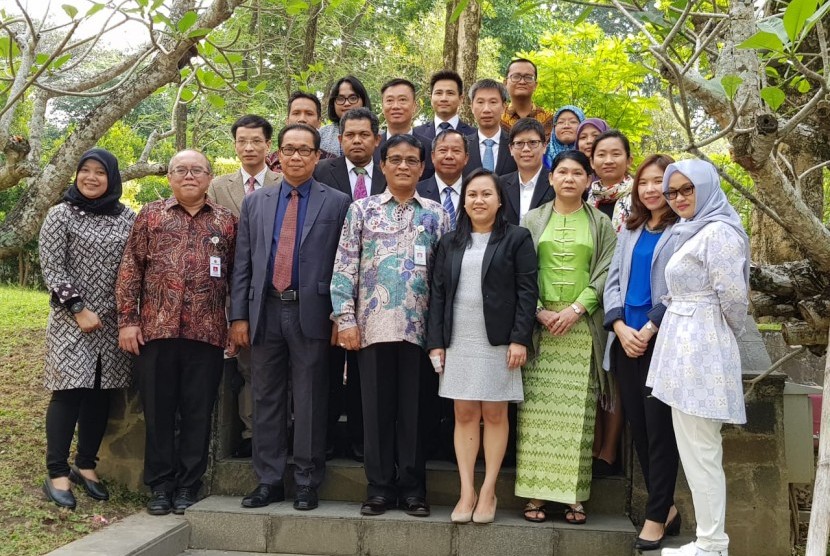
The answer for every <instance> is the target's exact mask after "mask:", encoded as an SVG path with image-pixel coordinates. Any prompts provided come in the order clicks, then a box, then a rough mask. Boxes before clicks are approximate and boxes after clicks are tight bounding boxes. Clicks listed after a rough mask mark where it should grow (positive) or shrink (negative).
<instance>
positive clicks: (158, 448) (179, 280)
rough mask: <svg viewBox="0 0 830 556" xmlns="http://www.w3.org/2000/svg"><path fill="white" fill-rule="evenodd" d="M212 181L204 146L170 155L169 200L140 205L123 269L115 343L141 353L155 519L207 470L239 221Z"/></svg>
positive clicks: (147, 477)
mask: <svg viewBox="0 0 830 556" xmlns="http://www.w3.org/2000/svg"><path fill="white" fill-rule="evenodd" d="M211 177H212V172H211V167H210V162H208V160H207V158H205V156H204V155H203V154H202V153H200V152H198V151H193V150H186V151H181V152H179V153H177V154H176V155H175V156H174V157H173V158H172V159H171V160H170V164H169V166H168V173H167V179H168V180H169V182H170V187H171V189H172V190H173V197H171V198H170V199H165V200H160V201H154V202H152V203H148V204H146V205H144V207H143V208H142V209H141V212H140V213H139V215H138V217H137V218H136V221H135V224H134V225H133V229H132V231H131V233H130V239H129V240H128V242H127V247H126V249H125V250H124V256H123V258H122V261H121V267H120V268H119V271H118V280H117V283H116V292H115V295H116V303H117V308H118V326H119V331H118V345H119V346H120V347H121V349H123V350H125V351H128V352H130V353H132V354H134V355H136V356H137V358H136V362H135V369H136V375H137V376H138V380H139V389H140V391H141V399H142V402H143V405H144V419H145V421H146V424H147V427H146V443H145V451H144V482H145V483H146V484H147V485H148V486H149V487H150V488H151V490H152V498H151V499H150V501H149V502H148V504H147V511H148V512H149V513H150V514H153V515H163V514H168V513H170V511H171V510H172V511H173V512H174V513H178V514H181V513H184V511H185V509H187V508H188V507H189V506H191V505H192V504H194V503H195V502H196V500H197V496H198V492H199V488H200V487H201V479H202V475H203V474H204V473H205V470H206V469H207V457H208V441H209V439H210V429H211V413H212V411H213V403H214V401H215V400H216V392H217V389H218V386H219V379H220V377H221V375H222V367H223V363H222V352H223V350H224V349H225V347H226V345H227V343H226V342H227V329H228V326H227V320H226V319H225V298H226V295H227V291H228V282H229V280H228V276H229V275H230V272H231V268H232V266H233V258H234V245H235V241H236V218H235V217H234V216H233V214H231V212H230V211H229V210H228V209H226V208H224V207H222V206H220V205H218V204H216V203H214V202H213V201H211V200H210V199H208V198H207V195H206V192H207V189H208V185H209V184H210V180H211ZM177 415H178V417H179V427H178V429H179V434H178V442H176V417H177ZM177 444H178V449H176V445H177Z"/></svg>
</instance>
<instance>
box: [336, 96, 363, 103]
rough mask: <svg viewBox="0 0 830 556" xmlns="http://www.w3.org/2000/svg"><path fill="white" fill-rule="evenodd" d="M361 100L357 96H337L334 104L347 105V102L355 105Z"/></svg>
mask: <svg viewBox="0 0 830 556" xmlns="http://www.w3.org/2000/svg"><path fill="white" fill-rule="evenodd" d="M359 100H360V97H359V96H357V95H349V96H343V95H337V96H336V97H334V103H335V104H346V103H347V102H348V103H349V104H355V103H357V101H359Z"/></svg>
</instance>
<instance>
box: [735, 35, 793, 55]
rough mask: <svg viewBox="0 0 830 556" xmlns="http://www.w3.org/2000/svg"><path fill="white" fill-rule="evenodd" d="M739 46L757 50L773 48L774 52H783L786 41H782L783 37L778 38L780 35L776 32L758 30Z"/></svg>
mask: <svg viewBox="0 0 830 556" xmlns="http://www.w3.org/2000/svg"><path fill="white" fill-rule="evenodd" d="M738 48H746V49H750V48H752V49H755V50H772V51H773V52H782V51H783V50H784V43H782V42H781V39H779V38H778V35H776V34H774V33H769V32H767V31H758V32H757V33H755V34H754V35H752V36H751V37H749V38H748V39H746V40H745V41H744V42H742V43H741V44H739V45H738Z"/></svg>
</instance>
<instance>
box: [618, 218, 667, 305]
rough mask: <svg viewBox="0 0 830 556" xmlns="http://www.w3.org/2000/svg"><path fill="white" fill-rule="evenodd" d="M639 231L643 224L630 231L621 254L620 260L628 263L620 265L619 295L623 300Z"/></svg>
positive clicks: (629, 277) (641, 229) (641, 231)
mask: <svg viewBox="0 0 830 556" xmlns="http://www.w3.org/2000/svg"><path fill="white" fill-rule="evenodd" d="M641 233H643V226H640V227H639V228H637V229H636V230H632V231H631V235H629V236H628V242H627V243H626V245H625V251H623V254H622V257H623V258H622V260H623V261H627V262H628V264H621V265H620V295H621V296H622V299H623V301H625V295H626V294H627V292H628V281H629V280H630V279H631V261H632V260H633V257H634V247H635V246H636V245H637V241H638V240H639V239H640V234H641ZM660 239H663V238H660ZM654 255H655V257H656V256H657V249H656V248H655V249H654Z"/></svg>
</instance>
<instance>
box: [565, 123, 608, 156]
mask: <svg viewBox="0 0 830 556" xmlns="http://www.w3.org/2000/svg"><path fill="white" fill-rule="evenodd" d="M588 126H592V127H595V128H597V129H598V130H599V132H600V133H605V132H606V131H608V124H607V123H605V120H603V119H602V118H587V119H585V120H583V121H582V123H581V124H579V127H578V128H576V143H574V146H573V148H575V149H576V150H579V134H580V133H582V130H583V129H585V128H586V127H588Z"/></svg>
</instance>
